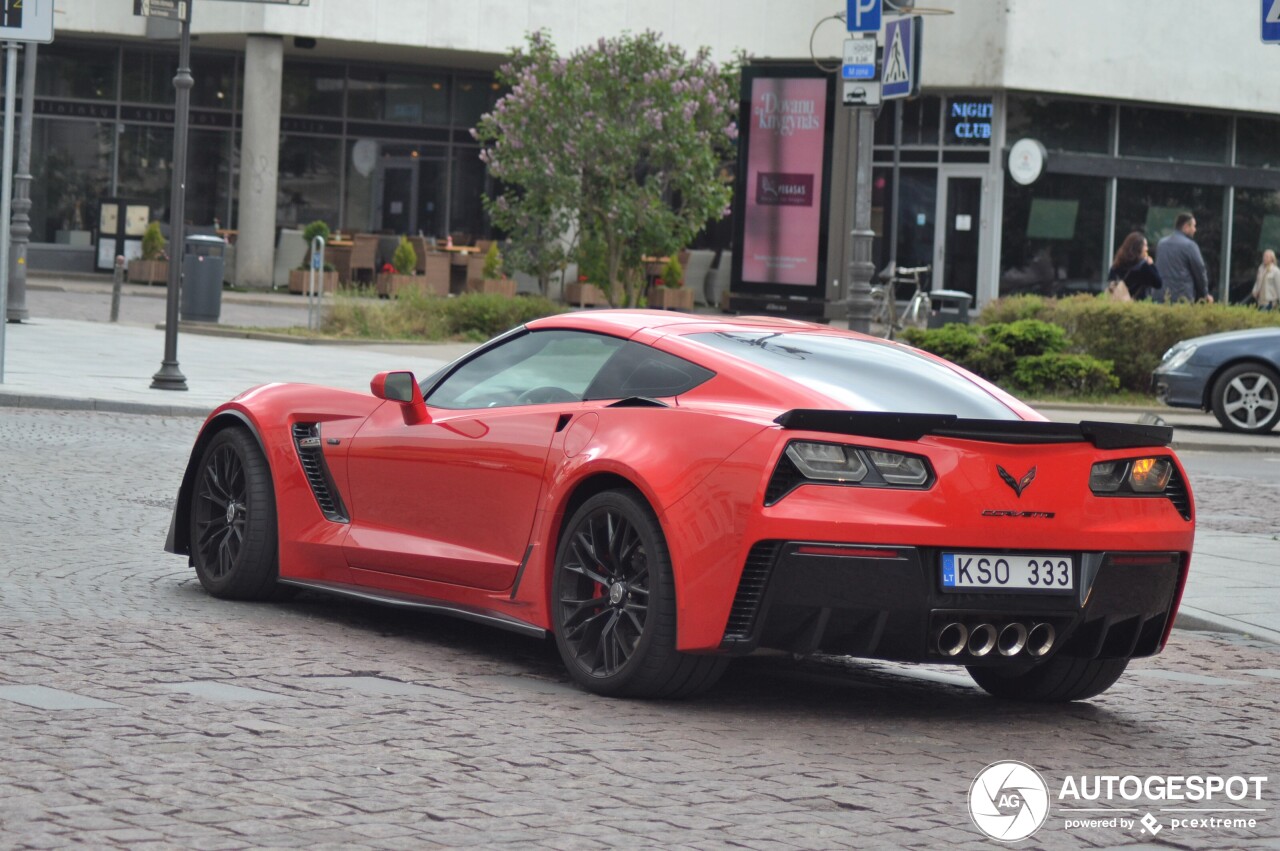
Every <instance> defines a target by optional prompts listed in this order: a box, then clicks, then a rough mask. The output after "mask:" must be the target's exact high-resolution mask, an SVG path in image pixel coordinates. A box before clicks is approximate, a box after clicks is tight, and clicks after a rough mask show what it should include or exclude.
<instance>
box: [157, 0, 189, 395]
mask: <svg viewBox="0 0 1280 851" xmlns="http://www.w3.org/2000/svg"><path fill="white" fill-rule="evenodd" d="M181 8H182V15H181V18H180V19H179V23H180V26H181V28H182V40H181V43H180V47H179V48H178V73H177V75H176V76H175V77H174V78H173V87H174V89H175V90H176V93H177V96H176V99H175V104H174V134H173V182H172V187H171V191H170V193H169V198H170V201H169V245H170V246H171V250H170V252H169V253H170V255H175V254H176V255H177V256H176V257H173V256H171V257H170V258H169V291H168V293H167V299H166V302H165V319H164V360H163V361H162V362H161V365H160V371H159V372H157V373H156V374H155V375H153V376H152V377H151V387H152V389H154V390H186V389H187V378H186V376H184V375H183V374H182V370H180V369H179V368H178V291H179V286H180V284H181V281H182V252H183V250H184V245H185V242H186V240H185V237H186V233H185V231H186V199H187V192H186V189H187V186H186V184H187V117H188V113H189V112H190V107H191V86H192V85H193V83H194V81H193V80H192V77H191V2H190V0H188V2H186V3H182V4H181Z"/></svg>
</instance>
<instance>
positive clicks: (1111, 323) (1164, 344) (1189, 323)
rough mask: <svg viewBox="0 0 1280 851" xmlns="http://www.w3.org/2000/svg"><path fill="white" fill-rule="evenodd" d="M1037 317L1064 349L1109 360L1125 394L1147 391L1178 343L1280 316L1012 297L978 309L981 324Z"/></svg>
mask: <svg viewBox="0 0 1280 851" xmlns="http://www.w3.org/2000/svg"><path fill="white" fill-rule="evenodd" d="M1028 318H1031V319H1038V320H1041V321H1044V322H1048V323H1051V324H1053V325H1056V326H1058V327H1060V328H1061V329H1062V330H1063V331H1064V332H1065V334H1066V338H1067V339H1068V340H1069V341H1070V344H1069V345H1068V347H1067V351H1069V352H1072V353H1076V354H1085V355H1090V356H1092V357H1094V358H1097V359H1099V360H1108V361H1111V362H1112V363H1113V364H1114V365H1115V374H1116V378H1118V379H1119V382H1120V386H1121V387H1123V388H1124V389H1126V390H1133V391H1135V392H1138V393H1146V392H1148V391H1149V389H1150V385H1151V371H1152V370H1153V369H1155V368H1156V366H1157V365H1158V364H1159V363H1160V358H1161V357H1163V356H1164V353H1165V352H1166V351H1167V350H1168V349H1169V347H1170V346H1172V345H1173V344H1174V343H1176V342H1178V341H1179V340H1185V339H1187V338H1188V337H1199V336H1202V335H1204V334H1216V333H1218V332H1219V331H1235V330H1239V329H1242V328H1261V327H1269V326H1276V325H1280V314H1277V313H1274V312H1264V311H1260V310H1257V309H1256V308H1252V307H1245V306H1241V305H1232V306H1225V305H1216V304H1188V303H1181V304H1172V305H1166V304H1158V303H1155V302H1149V301H1135V302H1125V303H1121V302H1113V301H1110V300H1108V299H1107V298H1105V297H1102V296H1091V295H1077V296H1072V297H1070V298H1063V299H1048V298H1042V297H1040V296H1014V297H1011V298H1004V299H998V300H996V301H993V302H991V303H990V304H988V305H987V306H986V307H985V308H983V310H982V313H981V315H980V316H979V317H978V322H979V323H980V325H994V324H1001V323H1011V322H1015V321H1016V320H1020V319H1028Z"/></svg>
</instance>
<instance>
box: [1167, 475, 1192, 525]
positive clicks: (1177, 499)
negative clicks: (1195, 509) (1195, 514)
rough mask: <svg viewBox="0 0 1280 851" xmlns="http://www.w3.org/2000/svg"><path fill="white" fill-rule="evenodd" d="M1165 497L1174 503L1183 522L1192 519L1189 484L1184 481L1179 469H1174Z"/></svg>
mask: <svg viewBox="0 0 1280 851" xmlns="http://www.w3.org/2000/svg"><path fill="white" fill-rule="evenodd" d="M1164 495H1165V496H1167V497H1169V501H1170V502H1172V503H1173V507H1174V508H1176V509H1178V513H1179V514H1181V515H1182V519H1183V520H1190V519H1191V494H1189V493H1187V483H1186V482H1184V481H1183V480H1182V474H1181V473H1179V472H1178V468H1177V467H1174V468H1173V475H1172V476H1170V477H1169V484H1167V485H1165V486H1164Z"/></svg>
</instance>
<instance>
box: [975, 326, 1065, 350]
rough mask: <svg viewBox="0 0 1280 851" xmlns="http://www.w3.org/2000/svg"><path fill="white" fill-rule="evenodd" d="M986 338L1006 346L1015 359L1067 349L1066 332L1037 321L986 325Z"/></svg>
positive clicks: (1058, 327)
mask: <svg viewBox="0 0 1280 851" xmlns="http://www.w3.org/2000/svg"><path fill="white" fill-rule="evenodd" d="M986 337H987V340H989V341H990V342H992V343H999V344H1002V345H1005V346H1008V347H1009V350H1010V351H1012V352H1013V354H1014V356H1015V357H1026V356H1028V355H1039V354H1045V353H1047V352H1061V351H1063V350H1064V349H1066V347H1067V332H1066V331H1064V330H1063V329H1062V328H1061V327H1060V326H1058V325H1053V324H1050V323H1048V322H1044V321H1042V320H1039V319H1019V320H1017V321H1015V322H1008V323H998V324H993V325H988V326H987V328H986Z"/></svg>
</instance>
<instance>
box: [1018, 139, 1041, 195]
mask: <svg viewBox="0 0 1280 851" xmlns="http://www.w3.org/2000/svg"><path fill="white" fill-rule="evenodd" d="M1046 158H1047V155H1046V153H1045V150H1044V145H1042V144H1040V142H1038V141H1037V140H1035V139H1019V140H1018V141H1016V142H1014V143H1013V147H1011V148H1010V149H1009V176H1010V177H1012V178H1013V180H1014V182H1015V183H1019V184H1021V185H1023V186H1027V185H1029V184H1032V183H1035V182H1036V180H1038V179H1039V177H1040V174H1041V172H1043V171H1044V164H1045V160H1046Z"/></svg>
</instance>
